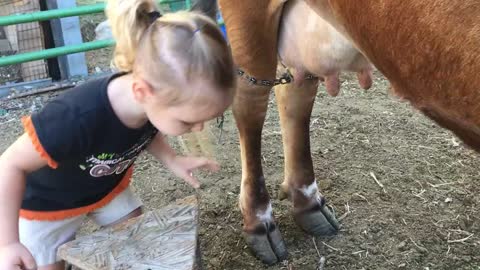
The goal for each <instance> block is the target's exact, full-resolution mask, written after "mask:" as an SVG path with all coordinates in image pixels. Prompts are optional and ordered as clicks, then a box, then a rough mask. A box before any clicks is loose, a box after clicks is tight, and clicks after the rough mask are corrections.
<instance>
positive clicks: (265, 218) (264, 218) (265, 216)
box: [257, 203, 273, 222]
mask: <svg viewBox="0 0 480 270" xmlns="http://www.w3.org/2000/svg"><path fill="white" fill-rule="evenodd" d="M272 212H273V210H272V204H271V203H268V206H267V209H265V211H257V218H258V219H259V220H260V221H261V222H270V221H272V220H273V215H272Z"/></svg>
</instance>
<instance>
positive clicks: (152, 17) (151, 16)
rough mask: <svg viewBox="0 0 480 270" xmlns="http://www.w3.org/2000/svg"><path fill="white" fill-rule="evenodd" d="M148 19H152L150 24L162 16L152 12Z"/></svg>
mask: <svg viewBox="0 0 480 270" xmlns="http://www.w3.org/2000/svg"><path fill="white" fill-rule="evenodd" d="M147 15H148V18H149V19H150V24H152V23H154V22H155V21H156V20H157V19H158V18H160V17H162V14H160V12H158V11H156V10H155V11H151V12H149V13H147Z"/></svg>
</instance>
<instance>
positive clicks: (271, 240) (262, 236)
mask: <svg viewBox="0 0 480 270" xmlns="http://www.w3.org/2000/svg"><path fill="white" fill-rule="evenodd" d="M243 236H244V238H245V241H246V242H247V245H248V247H249V248H250V249H251V250H252V252H253V253H254V254H255V256H256V257H257V258H258V259H260V260H261V261H262V262H263V263H265V264H268V265H272V264H274V263H277V262H281V261H283V260H285V259H286V258H287V256H288V252H287V247H286V245H285V242H284V241H283V238H282V235H281V234H280V231H279V230H278V227H277V226H276V225H275V223H268V224H266V223H263V224H260V225H258V226H257V228H255V230H254V232H251V233H250V232H243Z"/></svg>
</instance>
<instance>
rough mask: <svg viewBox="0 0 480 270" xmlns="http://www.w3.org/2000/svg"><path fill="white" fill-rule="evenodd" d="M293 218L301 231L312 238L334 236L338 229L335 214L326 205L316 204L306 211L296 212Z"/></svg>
mask: <svg viewBox="0 0 480 270" xmlns="http://www.w3.org/2000/svg"><path fill="white" fill-rule="evenodd" d="M294 218H295V222H296V223H297V224H298V226H300V228H302V230H304V231H305V232H306V233H308V234H310V235H314V236H329V235H334V234H336V233H337V232H338V230H339V229H340V223H339V222H338V221H337V219H336V218H335V212H334V211H333V209H332V208H331V207H330V206H328V205H327V204H326V203H318V204H315V206H314V207H312V208H310V209H308V210H303V211H300V212H296V213H295V214H294Z"/></svg>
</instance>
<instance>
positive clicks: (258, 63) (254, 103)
mask: <svg viewBox="0 0 480 270" xmlns="http://www.w3.org/2000/svg"><path fill="white" fill-rule="evenodd" d="M219 4H220V9H221V11H222V15H223V18H224V20H225V26H226V28H227V35H228V39H229V41H230V45H231V48H232V54H233V57H234V61H235V63H236V65H237V66H238V67H239V68H241V69H243V70H244V71H245V72H246V73H247V74H249V75H251V76H253V77H255V78H258V79H269V80H271V79H274V78H275V71H276V64H277V49H276V46H277V33H278V22H279V18H280V13H281V8H282V5H283V3H282V1H266V0H265V1H257V0H242V1H231V0H220V1H219ZM270 90H271V87H265V86H253V85H252V84H249V83H248V82H246V81H245V79H244V78H239V81H238V87H237V94H236V97H235V100H234V104H233V113H234V116H235V120H236V124H237V127H238V131H239V136H240V146H241V157H242V185H241V190H240V209H241V211H242V215H243V230H244V237H245V239H246V242H247V244H248V246H249V247H250V248H251V249H252V250H253V252H254V253H255V255H256V256H257V257H258V258H259V259H261V260H262V261H263V262H265V263H268V264H272V263H275V262H278V261H280V260H283V259H284V258H286V256H287V252H286V247H285V244H284V242H283V239H282V237H281V235H280V232H279V230H278V227H277V225H276V224H275V220H274V217H273V214H272V206H271V203H270V197H269V194H268V192H267V189H266V185H265V178H264V175H263V170H262V165H261V133H262V128H263V123H264V120H265V115H266V111H267V103H268V97H269V93H270Z"/></svg>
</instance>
